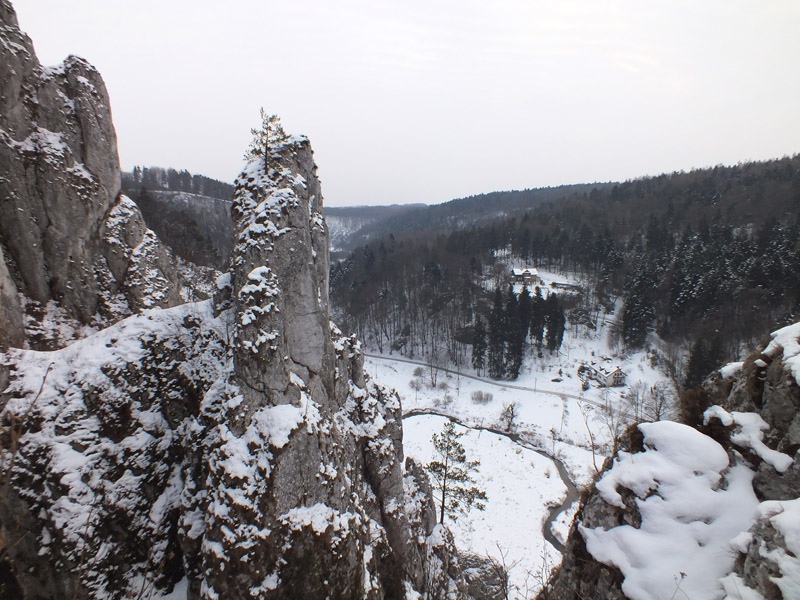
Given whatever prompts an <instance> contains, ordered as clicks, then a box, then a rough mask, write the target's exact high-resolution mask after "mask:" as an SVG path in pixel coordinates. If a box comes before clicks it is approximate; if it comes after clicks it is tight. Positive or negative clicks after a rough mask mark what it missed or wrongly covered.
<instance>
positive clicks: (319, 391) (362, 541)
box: [201, 129, 436, 598]
mask: <svg viewBox="0 0 800 600" xmlns="http://www.w3.org/2000/svg"><path fill="white" fill-rule="evenodd" d="M268 133H269V137H268V142H267V144H268V151H267V152H266V153H265V155H266V159H265V155H264V154H262V155H260V156H256V157H254V158H253V159H252V160H251V161H250V162H249V163H248V165H247V168H246V169H245V170H244V171H243V173H242V174H241V175H240V176H239V178H238V179H237V182H236V192H235V194H234V204H233V210H232V214H233V217H234V223H235V226H236V231H237V238H236V244H235V246H234V252H233V257H232V264H233V268H232V271H231V273H230V288H229V290H228V292H229V293H230V302H231V305H232V307H233V308H232V310H233V311H235V331H234V336H235V342H234V346H233V353H234V372H233V374H232V377H231V379H230V380H229V381H228V382H227V385H226V387H225V388H224V389H220V390H219V391H218V396H216V397H215V398H214V399H213V402H214V403H215V404H216V405H218V411H219V413H218V414H219V416H218V422H219V423H220V425H219V430H218V433H217V435H215V436H213V437H211V438H209V441H208V444H209V449H208V452H209V465H210V467H209V476H208V480H207V481H208V483H207V493H208V506H209V507H213V511H208V510H207V511H206V515H207V522H206V530H205V538H204V543H203V546H202V557H203V562H202V573H201V578H202V581H203V582H204V585H205V586H206V587H205V588H204V589H205V590H207V592H206V593H207V594H208V595H209V596H211V597H216V595H219V597H224V598H238V597H248V596H247V594H244V593H243V582H246V584H247V585H246V589H247V590H249V592H247V593H248V594H256V595H257V596H258V597H262V598H271V597H274V598H294V597H296V598H315V597H320V598H321V597H339V598H346V597H367V598H382V597H389V598H401V597H404V596H405V593H406V589H407V587H409V586H410V587H411V588H413V589H417V590H423V589H425V588H426V587H430V586H431V584H430V581H427V580H426V578H430V576H431V573H430V572H429V571H427V570H426V568H425V567H426V564H429V561H427V553H428V552H429V550H430V549H429V548H428V547H427V545H426V544H427V542H425V541H424V540H426V539H427V537H428V536H429V535H430V534H431V532H432V525H431V523H430V521H429V520H428V519H427V518H424V519H422V520H421V521H420V520H419V519H418V522H419V524H418V525H417V526H416V527H412V526H411V524H410V521H409V515H408V512H407V508H406V507H407V504H406V501H405V490H404V479H403V452H402V419H401V412H400V402H399V399H398V398H397V396H396V394H395V393H394V392H391V391H389V390H387V389H384V388H382V387H380V386H378V385H376V384H372V383H369V382H368V381H367V380H366V378H365V374H364V371H363V364H362V360H363V359H362V357H361V353H360V351H359V347H358V343H357V342H356V341H355V340H354V339H351V338H343V337H342V336H341V334H340V333H339V332H338V330H337V329H336V328H335V327H334V326H333V325H332V324H331V322H330V317H329V309H328V285H327V283H328V272H329V267H330V265H329V258H328V244H327V238H326V231H325V223H324V220H323V218H322V213H321V209H322V206H321V193H320V186H319V181H318V179H317V177H316V174H315V171H316V166H315V165H314V162H313V156H312V153H311V148H310V145H309V143H308V140H307V139H305V138H294V137H288V136H285V135H283V134H282V132H281V131H280V129H277V130H273V129H269V132H268ZM412 475H414V472H413V471H412ZM419 485H421V484H417V487H419ZM420 540H422V541H420ZM433 579H434V580H435V579H436V577H434V578H433Z"/></svg>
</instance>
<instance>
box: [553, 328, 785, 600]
mask: <svg viewBox="0 0 800 600" xmlns="http://www.w3.org/2000/svg"><path fill="white" fill-rule="evenodd" d="M772 337H773V340H772V342H770V344H769V345H768V346H767V347H766V348H765V349H764V350H763V351H762V352H758V353H756V354H754V355H753V356H751V357H749V358H748V359H747V360H745V361H744V362H743V363H737V364H734V365H728V366H727V367H725V368H724V369H721V370H720V371H719V372H718V373H715V374H714V375H713V376H712V377H711V378H709V379H708V380H707V381H706V382H705V383H704V387H703V395H704V397H705V403H706V404H707V405H709V406H711V405H713V407H712V408H709V409H708V410H706V411H705V419H704V422H703V423H702V424H697V426H696V429H695V430H693V431H697V433H696V434H695V435H699V434H700V433H703V434H705V436H707V438H706V439H708V438H711V439H712V440H715V441H714V442H713V444H717V443H718V444H720V445H721V446H720V447H721V448H723V449H724V450H725V451H726V452H727V454H728V456H729V459H730V467H729V468H726V469H725V470H724V471H722V472H721V473H720V475H721V477H722V479H721V480H720V482H719V483H718V484H717V485H716V487H715V489H714V493H715V495H716V496H718V498H717V502H722V501H723V498H724V496H725V492H726V491H727V490H728V489H735V488H736V486H737V485H741V484H736V483H735V482H734V479H735V478H737V477H738V479H739V480H740V481H742V480H744V481H748V482H751V483H748V485H747V486H746V487H747V492H746V493H741V492H740V498H742V499H746V498H747V495H748V494H749V495H750V496H751V497H752V503H753V505H755V506H756V508H755V510H752V509H747V510H743V509H742V508H741V507H740V506H738V505H737V506H736V507H731V508H729V509H725V511H724V512H725V514H726V515H730V514H731V513H732V512H733V510H734V508H735V509H736V510H742V512H743V518H742V519H741V522H742V523H743V525H742V527H741V529H739V530H738V531H737V532H736V533H731V534H730V536H729V537H727V539H726V540H725V541H723V542H719V541H717V542H716V543H715V544H714V545H713V547H714V548H716V547H719V546H725V545H727V552H728V555H729V556H730V557H735V561H734V560H733V558H731V559H730V560H731V563H732V564H731V565H730V566H729V570H728V574H727V575H724V576H722V577H721V578H720V579H719V580H718V581H717V583H716V588H717V592H716V594H718V595H717V596H716V597H720V598H721V597H725V598H729V599H731V600H734V599H747V598H762V599H769V600H779V599H786V600H788V599H789V598H795V597H796V596H797V590H798V589H800V587H798V586H800V576H798V575H797V573H798V572H799V571H798V565H800V562H798V560H797V558H796V557H797V555H798V552H800V545H798V543H797V539H798V537H797V534H798V530H800V528H798V526H797V523H798V522H800V467H799V466H798V461H797V460H796V459H795V460H793V458H794V457H796V453H797V450H798V449H799V448H800V437H799V436H798V431H800V387H798V383H797V381H798V377H800V324H795V325H792V326H789V327H785V328H783V329H781V330H778V331H776V332H774V333H773V334H772ZM696 397H697V396H695V398H696ZM701 408H702V407H701ZM634 431H636V430H634ZM762 436H763V443H762ZM623 442H624V444H623V447H622V449H621V450H620V453H619V455H618V457H617V458H616V459H615V460H614V461H611V460H610V459H609V461H607V463H606V469H605V471H604V473H603V475H602V476H601V477H603V481H604V480H605V479H606V478H607V477H608V474H609V469H611V467H612V465H614V464H616V463H617V462H619V457H623V458H624V455H625V454H626V453H634V454H628V456H629V457H631V456H632V457H634V460H637V459H636V458H635V457H636V456H637V454H635V453H636V452H640V451H643V450H645V448H644V447H643V446H642V440H641V435H638V436H633V437H630V438H627V439H623ZM704 456H705V455H704ZM645 458H646V457H643V458H639V459H638V463H639V464H640V465H641V464H642V463H643V462H646V461H645V460H644V459H645ZM698 461H699V459H698ZM737 472H738V474H737ZM639 486H641V484H639ZM597 487H598V488H600V487H601V484H598V486H597ZM606 488H607V486H604V489H606ZM750 488H752V489H750ZM739 489H743V488H739ZM617 491H618V492H622V501H623V503H624V506H614V505H612V504H610V503H609V502H607V501H606V500H604V495H603V494H602V493H600V492H598V491H597V490H596V489H593V490H592V491H591V492H590V493H588V494H587V495H586V497H585V498H584V500H583V503H582V508H581V510H580V511H579V513H578V515H577V518H576V524H575V526H574V527H573V530H572V532H571V536H570V540H569V543H568V546H567V551H566V553H565V555H564V560H563V563H562V565H561V567H560V568H559V569H558V571H557V572H556V573H555V574H554V576H553V577H552V578H551V580H550V582H549V583H548V585H547V586H546V588H545V589H544V591H543V592H542V593H541V594H540V598H547V599H549V598H559V599H561V598H565V599H571V598H575V599H577V598H601V599H605V598H608V599H615V600H616V599H621V598H625V597H626V596H625V594H624V593H623V591H622V590H623V581H624V576H623V573H622V572H621V571H619V570H618V569H617V568H616V567H614V566H609V565H606V564H603V563H601V562H600V561H598V560H596V558H595V557H594V556H593V555H592V553H591V552H590V551H589V550H588V549H587V544H589V542H591V541H592V540H593V539H594V540H596V539H597V538H599V537H604V536H603V535H602V533H601V534H600V535H598V534H597V531H601V530H606V531H608V530H610V529H612V528H614V527H618V526H623V525H630V526H631V527H634V528H639V527H640V525H641V515H642V513H641V510H643V509H642V507H643V506H644V505H645V504H646V499H647V498H649V497H650V495H652V494H655V495H658V496H659V497H660V498H661V499H662V500H663V501H665V502H666V501H667V499H668V497H667V496H666V495H665V494H664V493H663V491H661V490H659V489H658V488H652V489H648V490H647V493H646V494H644V495H639V496H638V497H637V496H636V495H635V494H634V493H632V492H631V490H629V489H626V488H625V487H624V486H622V487H619V488H617ZM607 495H608V490H607V489H606V496H607ZM698 501H699V496H698V497H695V498H694V502H695V503H696V502H698ZM759 502H760V504H759ZM744 508H747V507H744ZM648 511H650V509H648ZM745 513H746V514H745ZM681 518H682V519H683V521H681V522H676V523H675V526H676V527H682V526H684V527H685V523H690V522H691V520H686V516H685V515H684V516H683V517H681ZM709 523H710V524H711V525H709V526H708V527H707V526H706V525H702V524H701V525H699V527H701V528H704V527H707V529H708V530H709V531H710V530H711V529H712V527H715V526H716V524H715V523H714V521H713V520H712V521H709ZM596 528H598V529H596ZM748 528H749V530H748ZM593 530H594V531H593ZM687 552H688V549H687ZM606 553H607V552H606ZM665 562H666V561H665ZM687 570H688V569H687ZM680 575H681V577H686V574H685V573H681V574H680ZM686 581H687V582H688V579H687V580H686ZM682 583H683V580H680V581H679V580H677V579H676V583H675V584H674V586H673V589H674V590H678V589H680V590H681V591H682V588H681V587H680V585H679V584H682ZM711 583H712V584H713V583H714V582H711ZM690 595H691V594H690ZM640 597H641V596H640Z"/></svg>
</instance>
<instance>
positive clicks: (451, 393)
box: [365, 327, 671, 598]
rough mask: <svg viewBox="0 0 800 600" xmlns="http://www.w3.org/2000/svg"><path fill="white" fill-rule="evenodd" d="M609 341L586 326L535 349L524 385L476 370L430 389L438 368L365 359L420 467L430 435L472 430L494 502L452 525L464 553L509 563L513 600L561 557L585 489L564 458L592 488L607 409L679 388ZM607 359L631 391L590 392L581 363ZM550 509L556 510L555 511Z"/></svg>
mask: <svg viewBox="0 0 800 600" xmlns="http://www.w3.org/2000/svg"><path fill="white" fill-rule="evenodd" d="M607 338H608V331H607V329H606V327H603V328H601V329H600V330H599V331H597V332H586V331H585V330H583V331H581V332H580V334H579V335H577V336H575V335H574V332H572V335H570V332H568V333H567V335H566V336H565V339H564V344H563V346H562V348H561V352H560V353H559V354H558V355H553V356H551V355H549V354H548V353H547V352H545V354H544V357H543V358H537V357H535V355H534V353H533V352H531V353H530V354H529V355H528V356H527V357H526V360H525V363H524V365H523V369H522V372H521V374H520V377H519V378H518V379H517V380H516V381H492V380H489V379H486V378H479V377H475V371H474V370H472V369H468V368H462V369H461V372H458V371H456V370H439V371H438V372H437V373H436V386H432V385H431V373H430V368H429V367H428V366H427V365H425V364H424V363H420V362H414V361H408V360H406V359H403V358H402V357H398V356H388V355H384V356H378V355H375V354H369V355H368V356H367V358H366V361H365V368H366V370H367V372H368V373H369V375H370V376H371V377H374V378H375V379H376V380H378V381H380V382H381V383H384V384H387V385H389V386H391V387H394V388H395V389H396V390H397V391H398V393H399V394H400V397H401V400H402V403H403V412H404V414H405V415H406V417H405V419H404V447H405V452H406V455H407V456H411V457H413V458H415V459H417V460H418V461H419V462H420V463H422V464H425V463H427V462H428V461H430V460H431V458H432V457H433V452H434V449H433V445H432V441H431V436H432V435H433V434H434V433H438V432H440V431H441V429H442V427H443V425H444V423H445V422H446V421H447V418H448V417H452V418H453V419H454V420H455V421H456V422H457V423H459V426H458V428H457V429H458V430H459V431H462V432H465V435H464V437H463V438H462V439H461V442H462V444H463V445H464V448H465V449H466V452H467V458H468V459H469V460H479V461H480V466H479V468H478V471H477V473H476V474H475V479H476V481H477V482H478V486H479V487H481V488H482V489H483V490H484V491H485V492H486V494H487V497H488V501H487V502H486V509H485V511H478V510H476V509H472V510H470V511H469V512H467V513H464V514H462V515H461V516H460V517H459V518H458V519H457V520H455V521H453V520H449V519H448V520H447V524H448V526H449V527H450V528H451V529H452V531H453V533H454V535H455V538H456V543H457V545H458V546H459V549H460V551H462V552H464V551H466V552H471V553H476V554H483V555H488V556H491V557H493V558H494V559H496V560H497V561H499V562H500V563H501V564H504V565H505V567H506V568H507V569H508V572H509V578H510V581H509V583H510V588H511V594H510V597H511V598H532V597H533V596H535V594H536V592H537V591H538V590H539V589H541V586H542V584H543V582H544V581H545V580H546V578H547V575H548V574H549V572H550V570H551V569H552V568H553V567H554V566H556V565H557V564H558V563H559V562H560V561H561V554H560V548H558V546H559V545H560V544H559V542H563V541H564V540H565V538H566V535H567V532H568V530H569V527H570V526H571V524H572V520H573V518H574V514H575V510H576V508H577V506H576V504H575V502H574V501H573V500H574V498H575V497H576V496H577V493H575V492H573V493H572V494H570V496H569V498H568V497H567V491H568V488H567V484H566V483H565V481H563V480H562V477H561V476H560V474H559V468H558V467H559V466H560V465H558V464H557V462H556V461H558V462H560V463H562V465H563V467H564V469H563V472H564V475H566V476H568V477H569V479H570V480H571V483H573V484H574V485H575V486H577V488H583V487H587V486H589V485H590V484H591V483H592V482H593V480H594V476H595V474H596V468H597V469H600V468H602V463H603V460H604V459H605V458H606V456H607V455H608V453H609V451H610V448H609V445H608V442H609V440H610V434H611V431H612V430H613V428H614V427H618V425H617V424H616V422H615V420H614V417H612V418H609V417H608V412H607V411H606V409H605V407H610V408H611V409H612V413H613V414H614V415H616V416H617V417H619V416H620V414H621V413H623V412H624V411H625V410H626V408H625V406H626V405H625V400H624V396H625V394H626V392H627V391H628V389H629V388H630V386H636V385H639V384H640V382H641V385H642V386H646V388H647V389H649V388H650V387H652V386H653V385H655V384H660V385H666V386H668V387H670V388H671V383H669V380H668V378H667V377H666V376H665V375H664V374H663V373H661V372H660V371H659V370H658V369H657V368H656V367H654V366H653V365H652V364H651V361H650V355H648V354H646V353H644V352H641V353H626V354H624V355H619V356H617V355H615V354H614V352H613V351H612V350H611V349H610V348H609V346H608V344H607ZM601 357H605V358H608V360H607V361H605V362H606V364H608V365H610V366H612V367H615V366H619V367H620V368H621V369H622V370H623V371H624V372H625V373H626V375H627V385H626V386H625V387H618V388H600V387H597V386H596V384H594V383H593V384H592V386H591V387H590V388H589V389H588V390H585V391H584V390H583V389H582V381H581V379H580V377H579V376H578V374H577V370H578V367H579V366H580V365H581V364H582V363H589V362H592V361H596V362H599V361H601V360H602V358H601ZM420 369H421V371H420ZM415 373H416V374H415ZM511 404H515V413H516V416H515V418H514V420H513V422H512V424H511V427H510V428H509V427H508V422H507V420H504V419H503V418H502V413H503V411H504V408H505V407H507V406H509V405H511ZM426 413H434V414H426ZM622 418H624V415H623V417H622ZM490 429H495V430H498V431H499V432H501V433H505V432H511V433H513V434H514V436H513V438H510V437H508V436H507V435H501V434H499V433H493V432H492V431H489V430H490ZM592 441H594V445H593V444H592ZM593 446H594V451H592V447H593ZM534 449H536V450H539V452H537V451H535V450H534ZM595 467H596V468H595ZM567 483H569V482H567ZM565 500H566V502H565ZM552 507H557V508H556V509H555V510H553V511H551V508H552ZM546 538H550V540H551V541H548V540H547V539H546ZM553 538H554V540H555V545H554V543H552V542H553Z"/></svg>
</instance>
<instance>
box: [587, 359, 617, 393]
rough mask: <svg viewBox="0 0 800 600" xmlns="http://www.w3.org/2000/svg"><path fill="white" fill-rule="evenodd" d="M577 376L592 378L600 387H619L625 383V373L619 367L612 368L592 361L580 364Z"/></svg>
mask: <svg viewBox="0 0 800 600" xmlns="http://www.w3.org/2000/svg"><path fill="white" fill-rule="evenodd" d="M578 376H579V377H581V378H582V379H593V380H594V381H596V382H597V383H598V384H599V385H600V386H601V387H620V386H623V385H625V373H624V372H623V371H622V369H620V368H619V367H614V368H613V369H612V368H610V367H607V366H603V365H598V364H595V363H594V362H592V363H589V364H588V365H587V364H582V365H581V366H580V367H579V368H578Z"/></svg>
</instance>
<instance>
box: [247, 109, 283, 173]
mask: <svg viewBox="0 0 800 600" xmlns="http://www.w3.org/2000/svg"><path fill="white" fill-rule="evenodd" d="M260 114H261V126H260V127H257V128H255V127H254V128H253V129H251V130H250V133H251V134H252V135H253V139H252V140H250V146H249V147H248V148H247V152H245V155H244V158H245V160H252V159H254V158H262V159H263V160H264V171H265V172H266V173H267V175H269V153H270V149H271V148H274V147H275V146H277V145H278V144H282V143H284V142H286V141H288V139H289V136H288V135H287V134H286V132H285V131H284V130H283V125H281V120H280V118H279V117H278V115H270V114H267V112H266V111H265V110H264V108H263V107H262V108H261V111H260Z"/></svg>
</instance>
